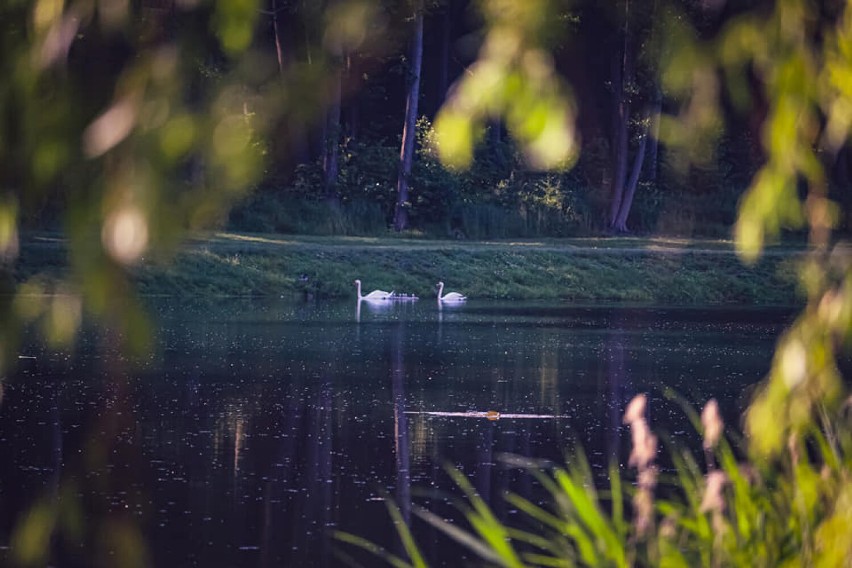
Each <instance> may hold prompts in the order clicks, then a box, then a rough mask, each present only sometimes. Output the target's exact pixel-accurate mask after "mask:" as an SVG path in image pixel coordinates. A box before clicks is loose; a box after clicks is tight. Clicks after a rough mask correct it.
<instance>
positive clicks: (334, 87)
mask: <svg viewBox="0 0 852 568" xmlns="http://www.w3.org/2000/svg"><path fill="white" fill-rule="evenodd" d="M331 80H332V84H331V101H330V102H329V105H328V110H327V111H326V122H325V140H324V148H323V158H322V170H323V182H324V186H325V188H324V189H325V199H326V200H327V201H328V202H329V203H332V204H337V203H338V201H339V200H340V198H339V195H338V193H337V177H338V173H339V170H340V168H339V166H338V154H339V148H340V89H341V87H340V82H341V77H340V67H339V65H337V66H336V69H334V71H333V72H332V79H331Z"/></svg>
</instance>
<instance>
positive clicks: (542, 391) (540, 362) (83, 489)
mask: <svg viewBox="0 0 852 568" xmlns="http://www.w3.org/2000/svg"><path fill="white" fill-rule="evenodd" d="M152 310H153V313H154V316H155V320H156V324H157V328H158V331H157V344H156V345H157V346H156V349H155V352H154V353H153V354H152V355H151V356H150V357H149V358H148V359H146V360H145V361H143V362H142V364H141V365H140V364H134V363H131V362H129V361H126V360H125V359H124V358H123V357H122V356H121V355H120V354H119V353H117V352H115V351H114V348H113V347H112V346H113V345H114V344H115V342H114V341H112V340H111V338H110V337H109V336H103V335H101V334H98V333H96V332H88V333H86V334H85V335H84V337H83V339H82V340H81V343H80V345H78V350H77V353H76V354H74V355H71V354H57V353H52V352H50V351H47V350H45V349H44V348H42V347H38V346H33V347H29V348H27V349H25V351H24V352H22V358H21V359H19V361H18V362H19V366H18V369H17V370H16V371H15V372H14V374H13V375H12V376H11V377H8V378H7V379H6V381H5V382H4V383H0V384H2V388H3V391H2V392H3V396H2V399H1V400H2V403H0V456H2V457H0V563H2V561H3V559H4V558H5V557H6V556H7V555H8V554H9V546H10V538H11V537H10V534H11V532H12V527H13V525H14V523H15V520H16V519H20V518H21V515H22V513H23V512H24V511H27V510H29V509H30V508H31V507H32V505H33V503H35V502H36V500H37V499H39V498H42V499H43V498H47V499H48V502H50V500H51V499H53V500H56V499H59V502H62V503H65V504H68V503H71V504H75V505H74V506H70V505H68V506H64V507H60V510H61V511H62V512H61V513H60V518H61V520H62V521H61V522H66V521H67V520H68V519H69V518H70V519H72V521H68V522H67V523H66V524H68V525H70V526H79V527H81V528H80V529H79V533H80V534H77V535H73V534H71V535H69V534H65V533H68V532H69V531H67V530H66V531H64V533H63V535H62V536H59V537H56V538H55V539H54V547H55V549H56V551H57V552H56V553H55V558H56V559H57V564H58V565H67V566H91V565H94V564H96V563H97V562H99V561H100V562H104V563H105V565H109V558H110V554H112V553H115V550H113V548H114V546H117V545H114V544H106V545H105V544H102V543H101V541H103V540H104V538H103V537H102V536H100V537H99V536H92V535H103V534H104V527H106V533H107V534H112V533H110V531H112V532H113V533H117V534H124V533H122V532H121V531H125V530H126V531H130V532H132V530H133V527H140V528H141V531H142V535H143V536H144V540H145V549H146V550H147V552H144V551H143V553H144V554H147V555H148V557H149V559H150V561H151V563H152V564H153V565H155V566H323V565H337V564H339V563H340V558H339V556H338V555H337V553H338V552H339V551H344V552H346V553H348V554H352V555H353V556H355V557H358V558H360V559H361V560H362V561H363V560H364V557H363V556H361V555H359V554H357V552H353V550H352V549H351V548H348V547H346V546H345V545H342V544H340V543H338V542H336V541H335V540H334V539H333V538H331V537H330V532H331V531H333V530H338V529H339V530H345V531H349V532H353V533H356V534H359V535H361V536H364V537H366V538H368V539H371V540H374V541H376V542H380V543H383V544H384V545H385V546H387V547H388V548H389V549H391V550H395V549H396V548H398V547H397V545H396V544H395V538H394V528H393V524H392V523H391V522H390V520H389V516H388V513H387V510H386V508H385V503H384V501H383V498H384V497H385V496H386V495H387V496H390V497H393V498H394V499H395V500H396V501H397V502H398V503H400V504H401V505H402V509H403V513H404V514H406V515H408V514H409V506H408V504H409V503H410V502H412V501H414V502H416V503H420V504H426V505H427V506H429V507H431V508H434V509H435V510H438V511H439V512H441V514H447V515H449V514H451V512H452V509H451V508H450V507H448V506H447V505H446V504H445V502H444V501H445V500H444V499H443V498H442V495H444V494H446V493H449V494H454V495H458V491H457V490H454V488H453V484H452V483H451V482H450V481H449V479H448V476H447V474H446V473H445V471H444V469H443V468H444V466H445V464H452V465H454V466H456V467H458V468H460V469H461V470H462V471H463V472H465V474H466V475H467V476H468V477H469V478H470V479H471V481H472V483H473V484H474V485H475V487H476V488H477V490H478V491H479V492H480V493H481V494H482V495H484V496H486V497H487V498H489V500H490V502H491V504H492V506H493V507H494V509H495V510H496V511H497V512H498V514H499V515H501V516H502V517H503V518H511V516H512V515H513V514H515V513H514V512H513V511H512V510H511V508H510V507H509V506H508V505H507V504H506V503H505V502H504V501H503V500H502V499H501V498H500V495H501V494H503V493H504V492H505V491H506V490H511V491H515V492H518V493H521V494H523V495H529V496H531V497H535V495H536V493H535V492H536V489H535V488H534V487H533V484H532V482H531V480H530V479H529V476H528V475H526V474H523V473H522V472H520V471H518V470H517V469H513V468H510V467H508V466H506V465H505V464H504V463H503V461H502V460H501V455H502V454H505V453H509V454H518V455H522V456H527V457H533V458H540V459H547V460H553V461H556V462H563V461H564V451H565V450H566V449H567V448H569V447H570V446H571V445H573V443H574V442H578V443H580V444H582V446H583V447H584V448H585V449H586V451H587V453H588V455H589V459H590V461H591V462H592V465H593V467H594V468H595V469H596V470H597V471H601V472H603V471H604V468H605V467H606V464H607V463H608V461H609V460H610V459H616V460H618V461H619V462H621V463H624V462H625V461H626V455H627V453H628V451H629V448H628V441H629V439H628V435H627V432H626V430H625V429H624V428H623V427H622V426H621V413H622V411H623V409H624V407H625V405H626V404H627V402H628V401H629V400H630V398H631V397H632V396H633V395H635V394H636V393H639V392H648V393H651V394H650V401H651V405H650V412H651V423H652V427H654V428H655V429H658V430H664V431H667V432H669V433H670V434H671V435H672V436H673V437H674V438H679V439H682V440H683V441H685V442H687V443H688V442H689V441H690V440H693V441H694V440H695V435H694V433H693V432H692V430H691V428H690V427H689V426H688V423H687V421H686V419H685V418H684V415H683V413H682V411H681V410H679V408H678V407H677V406H676V405H674V404H673V403H671V402H668V401H666V400H664V399H663V398H662V396H660V392H661V389H662V388H663V387H672V388H674V389H676V390H677V391H678V392H680V393H681V394H683V395H684V396H685V397H686V398H688V399H689V400H691V401H693V402H695V403H703V402H704V401H706V400H707V399H708V398H710V397H717V398H719V399H720V403H721V406H722V408H723V411H724V413H725V414H726V416H727V418H728V421H729V422H731V421H733V422H736V417H737V416H738V413H739V412H740V411H741V409H742V407H743V405H744V403H745V401H746V400H747V396H748V389H749V387H750V386H751V385H753V384H754V383H755V382H756V381H758V380H760V379H761V378H762V377H763V375H764V373H765V372H766V370H767V368H768V365H769V362H770V360H771V356H772V352H773V348H774V344H775V341H776V340H777V338H778V336H779V334H780V332H781V330H782V329H783V327H784V326H785V325H786V324H787V323H788V322H789V321H790V318H791V311H790V310H773V309H742V308H740V309H720V308H708V309H695V308H689V309H651V308H634V307H607V308H598V307H576V306H571V305H569V304H557V305H554V304H541V303H496V302H477V301H470V302H468V303H466V304H464V305H461V306H458V307H454V308H444V309H443V310H439V309H438V306H437V305H436V303H435V302H433V301H427V300H420V301H419V302H409V303H396V304H393V305H390V306H387V307H385V308H383V309H382V308H377V307H376V306H373V305H370V304H367V303H363V304H362V305H361V306H360V310H356V305H355V304H354V303H345V304H340V303H334V304H293V303H285V302H283V301H280V302H272V303H270V302H268V301H267V302H261V301H249V300H228V301H223V302H220V303H212V304H179V303H175V302H166V301H164V302H157V303H155V305H154V306H153V308H152ZM488 412H491V418H494V417H495V416H494V414H495V413H499V419H497V420H489V419H488V418H487V416H486V415H485V414H484V413H488ZM66 509H68V510H70V511H71V512H70V513H69V512H67V511H66ZM74 519H77V520H76V521H74ZM413 522H414V527H415V533H416V536H417V537H418V539H419V541H420V542H421V544H422V546H423V548H424V549H425V551H426V552H427V554H429V555H431V556H432V558H433V559H435V560H436V563H439V564H440V563H446V564H455V563H458V562H462V560H460V558H459V556H458V555H459V554H460V551H458V550H457V549H455V548H453V547H452V546H451V545H448V544H447V541H446V539H445V538H444V537H442V536H440V535H438V534H436V533H435V531H434V530H431V529H429V528H428V527H425V526H423V525H422V523H420V522H419V521H418V520H414V521H413ZM60 524H61V523H60ZM70 532H73V531H70ZM99 539H100V540H99ZM125 540H127V539H125ZM106 542H111V541H109V539H106ZM116 542H123V541H121V539H116ZM368 561H369V559H368ZM372 563H373V564H376V563H377V562H372Z"/></svg>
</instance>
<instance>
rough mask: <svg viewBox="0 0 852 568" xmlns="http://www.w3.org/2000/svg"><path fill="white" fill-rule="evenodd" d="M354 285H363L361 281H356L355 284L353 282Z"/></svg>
mask: <svg viewBox="0 0 852 568" xmlns="http://www.w3.org/2000/svg"><path fill="white" fill-rule="evenodd" d="M353 284H355V285H357V286H360V285H361V281H360V280H355V282H353Z"/></svg>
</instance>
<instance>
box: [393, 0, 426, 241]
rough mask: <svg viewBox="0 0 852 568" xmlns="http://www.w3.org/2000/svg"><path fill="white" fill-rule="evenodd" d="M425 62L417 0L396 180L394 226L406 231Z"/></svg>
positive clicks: (421, 23) (419, 1)
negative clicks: (409, 182)
mask: <svg viewBox="0 0 852 568" xmlns="http://www.w3.org/2000/svg"><path fill="white" fill-rule="evenodd" d="M422 62H423V1H422V0H415V4H414V35H413V37H412V40H411V58H410V67H409V72H408V89H407V94H406V103H405V123H404V126H403V130H402V145H401V148H400V150H399V175H398V178H397V184H396V209H395V210H394V216H393V227H394V229H395V230H396V231H397V232H399V231H404V230H405V229H406V228H407V227H408V206H409V205H408V189H409V188H408V178H409V176H410V175H411V165H412V162H413V161H414V143H415V140H416V138H417V103H418V99H419V98H420V69H421V66H422Z"/></svg>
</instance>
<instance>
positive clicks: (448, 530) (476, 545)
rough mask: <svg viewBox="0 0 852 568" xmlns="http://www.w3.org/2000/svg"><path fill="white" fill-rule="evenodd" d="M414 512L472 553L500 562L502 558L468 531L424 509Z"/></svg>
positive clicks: (487, 559) (489, 560) (418, 508)
mask: <svg viewBox="0 0 852 568" xmlns="http://www.w3.org/2000/svg"><path fill="white" fill-rule="evenodd" d="M412 511H413V512H414V514H415V515H417V516H418V517H420V518H421V519H423V520H424V521H425V522H427V523H429V524H430V525H432V526H433V527H435V528H436V529H438V530H439V531H441V532H443V533H444V534H445V535H447V536H448V537H450V538H451V539H452V540H454V541H456V542H457V543H459V544H461V545H462V546H464V547H465V548H467V549H469V550H470V551H471V552H473V553H475V554H476V555H477V556H479V557H480V558H482V559H483V560H485V561H487V562H494V563H499V562H500V557H499V556H498V555H497V554H496V553H495V552H494V551H493V550H491V549H490V548H489V547H488V546H487V545H486V544H484V543H483V542H482V541H480V540H479V539H477V538H476V537H475V536H473V535H472V534H470V533H469V532H467V531H466V530H464V529H462V528H459V527H457V526H456V525H454V524H453V523H451V522H449V521H446V520H444V519H442V518H441V517H439V516H438V515H436V514H435V513H433V512H431V511H428V510H426V509H424V508H422V507H413V508H412Z"/></svg>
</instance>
